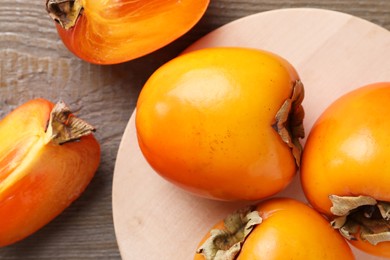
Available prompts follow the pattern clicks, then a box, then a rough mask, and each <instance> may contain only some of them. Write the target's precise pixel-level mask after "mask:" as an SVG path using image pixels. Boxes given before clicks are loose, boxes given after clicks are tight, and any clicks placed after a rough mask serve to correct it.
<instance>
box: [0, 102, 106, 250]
mask: <svg viewBox="0 0 390 260" xmlns="http://www.w3.org/2000/svg"><path fill="white" fill-rule="evenodd" d="M53 106H54V105H53V104H52V103H51V102H49V101H46V100H43V99H35V100H32V101H29V102H27V103H26V104H24V105H22V106H20V107H18V108H17V109H15V110H14V111H13V112H11V113H10V114H9V115H8V116H6V117H5V118H4V119H3V120H2V121H0V219H1V221H0V247H1V246H7V245H10V244H12V243H15V242H17V241H19V240H22V239H24V238H25V237H27V236H29V235H30V234H32V233H34V232H35V231H37V230H38V229H39V228H41V227H42V226H44V225H45V224H47V223H48V222H49V221H51V220H52V219H53V218H54V217H56V216H57V215H59V214H60V213H61V212H62V211H63V210H64V209H65V208H66V207H68V206H69V205H70V203H71V202H73V201H74V200H75V199H76V198H78V197H79V195H80V194H81V193H82V192H83V191H84V189H85V188H86V187H87V185H88V183H89V182H90V180H91V179H92V177H93V176H94V173H95V171H96V170H97V168H98V165H99V161H100V146H99V144H98V142H97V141H96V139H95V138H94V137H93V135H91V134H90V135H87V136H84V137H81V139H80V140H79V141H76V142H68V143H65V144H62V145H58V144H54V143H52V142H47V143H46V142H44V141H42V140H43V139H44V137H43V136H44V133H45V130H46V124H47V122H48V120H49V116H50V112H51V109H52V108H53Z"/></svg>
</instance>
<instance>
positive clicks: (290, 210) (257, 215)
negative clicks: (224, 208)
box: [194, 198, 354, 260]
mask: <svg viewBox="0 0 390 260" xmlns="http://www.w3.org/2000/svg"><path fill="white" fill-rule="evenodd" d="M196 252H197V253H196V254H195V256H194V260H214V259H215V260H216V259H236V260H262V259H264V260H277V259H296V260H299V259H302V260H307V259H316V260H325V259H329V260H334V259H343V260H347V259H354V256H353V254H352V251H351V248H350V247H349V245H348V243H347V242H346V241H345V239H344V238H343V237H342V236H341V235H340V234H339V233H338V232H337V231H335V230H334V229H333V228H332V227H331V226H330V225H329V223H328V222H327V220H326V219H325V218H324V217H323V216H321V215H320V214H319V213H317V212H316V211H315V210H314V209H312V208H311V207H309V206H307V205H306V204H304V203H302V202H299V201H297V200H294V199H289V198H273V199H268V200H265V201H263V202H261V203H259V204H258V205H256V206H253V207H247V208H243V209H240V210H238V211H237V212H235V213H233V214H231V215H229V216H228V217H227V218H226V219H225V220H223V221H220V222H219V223H217V224H216V225H215V226H214V227H213V228H212V229H211V230H210V231H209V232H208V233H207V234H206V235H205V236H204V237H203V238H202V240H201V242H200V244H199V247H198V249H197V251H196Z"/></svg>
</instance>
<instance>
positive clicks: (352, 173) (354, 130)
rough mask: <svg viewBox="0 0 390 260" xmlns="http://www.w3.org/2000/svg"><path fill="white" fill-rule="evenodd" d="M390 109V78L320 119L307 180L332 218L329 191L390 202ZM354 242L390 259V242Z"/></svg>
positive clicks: (315, 200) (310, 142)
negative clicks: (389, 116)
mask: <svg viewBox="0 0 390 260" xmlns="http://www.w3.org/2000/svg"><path fill="white" fill-rule="evenodd" d="M389 109H390V82H379V83H374V84H370V85H367V86H363V87H360V88H358V89H355V90H353V91H351V92H349V93H347V94H345V95H343V96H342V97H340V98H339V99H337V100H336V101H335V102H334V103H333V104H331V105H330V106H329V107H328V108H327V109H326V110H325V111H324V112H323V113H322V115H321V116H320V117H319V118H318V119H317V121H316V122H315V124H314V126H313V128H312V130H311V132H310V134H309V136H308V139H307V142H306V145H305V148H304V152H303V157H302V168H301V181H302V187H303V190H304V192H305V195H306V197H307V199H308V200H309V202H310V203H311V204H312V205H313V207H314V208H316V209H317V210H318V211H320V212H322V213H324V214H326V215H328V216H329V217H332V213H331V211H330V208H331V206H332V203H331V201H330V199H329V197H328V196H329V195H337V196H359V195H364V196H370V197H372V198H374V199H376V200H378V201H385V202H390V193H389V187H390V160H389V155H390V138H389V133H390V120H388V119H387V113H388V111H389ZM351 243H352V244H353V245H354V246H356V247H358V248H360V249H361V250H363V251H365V252H368V253H370V254H375V255H380V256H386V257H390V242H380V243H379V244H377V245H376V246H373V245H371V244H369V243H368V242H365V241H362V240H360V239H359V240H356V241H351Z"/></svg>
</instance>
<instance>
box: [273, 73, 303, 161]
mask: <svg viewBox="0 0 390 260" xmlns="http://www.w3.org/2000/svg"><path fill="white" fill-rule="evenodd" d="M303 98H304V88H303V84H302V82H301V81H300V80H297V81H295V82H294V83H293V91H292V95H291V97H290V98H288V99H287V100H286V101H285V102H284V103H283V105H282V106H281V108H280V109H279V111H278V112H277V114H276V116H275V119H276V122H275V123H274V124H273V125H272V127H273V128H274V129H275V130H276V131H277V132H278V134H279V135H280V137H281V138H282V140H283V142H285V143H286V144H287V145H288V146H289V147H290V148H291V151H292V154H293V156H294V158H295V162H296V165H297V166H298V167H299V166H300V161H301V154H302V145H301V144H300V142H299V139H300V138H304V137H305V130H304V128H303V118H304V116H305V112H304V110H303V107H302V101H303Z"/></svg>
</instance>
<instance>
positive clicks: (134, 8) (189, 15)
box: [57, 0, 209, 64]
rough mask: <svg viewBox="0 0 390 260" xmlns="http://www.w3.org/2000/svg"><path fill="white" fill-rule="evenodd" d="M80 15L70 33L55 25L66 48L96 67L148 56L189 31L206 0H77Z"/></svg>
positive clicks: (197, 18)
mask: <svg viewBox="0 0 390 260" xmlns="http://www.w3.org/2000/svg"><path fill="white" fill-rule="evenodd" d="M80 1H81V4H82V6H83V12H82V13H81V15H80V17H79V19H78V20H77V22H76V24H75V26H74V27H72V28H70V29H69V30H65V29H63V28H62V27H61V26H60V25H57V31H58V33H59V35H60V37H61V39H62V41H63V42H64V44H65V46H66V47H67V48H68V49H69V50H70V51H71V52H73V53H74V54H75V55H76V56H78V57H79V58H81V59H83V60H86V61H88V62H91V63H96V64H116V63H121V62H125V61H129V60H132V59H135V58H138V57H141V56H143V55H146V54H149V53H151V52H153V51H155V50H157V49H159V48H161V47H163V46H165V45H167V44H169V43H170V42H172V41H174V40H176V39H177V38H179V37H180V36H182V35H183V34H184V33H186V32H187V31H189V30H190V29H191V28H192V27H193V26H194V25H195V24H196V23H197V22H198V21H199V20H200V18H201V17H202V16H203V14H204V12H205V11H206V9H207V6H208V4H209V0H182V1H177V0H140V1H130V0H119V1H113V0H110V1H101V0H80Z"/></svg>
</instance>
